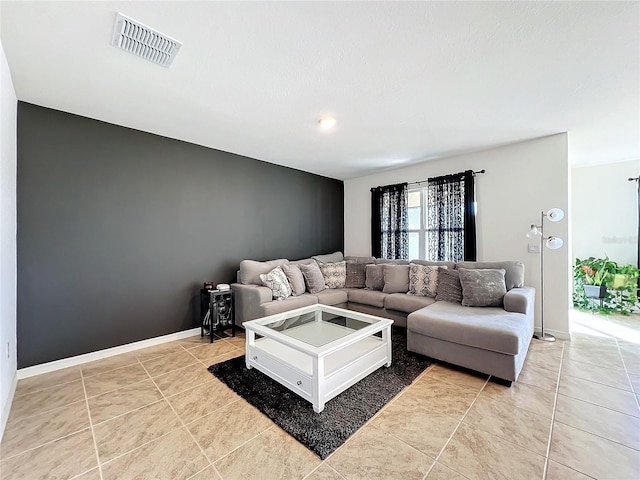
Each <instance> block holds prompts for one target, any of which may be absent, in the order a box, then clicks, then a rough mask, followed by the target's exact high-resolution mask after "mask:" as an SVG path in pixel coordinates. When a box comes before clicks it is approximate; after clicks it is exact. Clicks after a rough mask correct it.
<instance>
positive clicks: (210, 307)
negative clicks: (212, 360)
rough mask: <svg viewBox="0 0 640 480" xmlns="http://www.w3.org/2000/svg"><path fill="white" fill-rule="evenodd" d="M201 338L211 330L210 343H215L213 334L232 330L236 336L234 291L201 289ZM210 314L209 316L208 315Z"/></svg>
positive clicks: (232, 333)
mask: <svg viewBox="0 0 640 480" xmlns="http://www.w3.org/2000/svg"><path fill="white" fill-rule="evenodd" d="M200 312H201V313H200V337H204V335H205V330H207V329H208V330H209V343H212V342H213V334H214V333H219V332H223V331H224V330H228V329H231V335H232V336H233V337H235V336H236V322H235V316H234V311H233V290H231V289H228V290H205V289H200ZM207 312H208V315H207Z"/></svg>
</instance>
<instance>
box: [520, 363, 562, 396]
mask: <svg viewBox="0 0 640 480" xmlns="http://www.w3.org/2000/svg"><path fill="white" fill-rule="evenodd" d="M518 383H526V384H527V385H531V386H533V387H537V388H542V389H544V390H550V391H552V392H555V391H556V387H557V386H558V372H554V371H551V370H547V369H546V368H540V367H536V366H534V365H525V366H524V367H523V368H522V370H521V371H520V376H519V377H518Z"/></svg>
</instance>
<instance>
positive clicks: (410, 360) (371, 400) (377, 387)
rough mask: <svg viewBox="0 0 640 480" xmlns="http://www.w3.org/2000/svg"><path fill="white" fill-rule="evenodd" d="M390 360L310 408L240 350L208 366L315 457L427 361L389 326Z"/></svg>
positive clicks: (327, 450) (404, 384)
mask: <svg viewBox="0 0 640 480" xmlns="http://www.w3.org/2000/svg"><path fill="white" fill-rule="evenodd" d="M392 342H393V347H392V354H393V361H392V364H391V366H390V367H388V368H387V367H381V368H379V369H378V370H376V371H375V372H373V373H371V374H370V375H369V376H367V377H365V378H363V379H362V380H360V381H359V382H358V383H356V384H355V385H353V386H352V387H351V388H348V389H347V390H345V391H344V392H342V393H341V394H340V395H338V396H337V397H335V398H334V399H332V400H330V401H328V402H327V403H326V404H325V407H324V410H323V411H322V412H321V413H315V412H314V411H313V407H312V405H311V403H310V402H308V401H306V400H304V399H303V398H301V397H299V396H298V395H296V394H295V393H293V392H291V391H290V390H289V389H287V388H285V387H283V386H282V385H280V384H279V383H278V382H276V381H275V380H272V379H271V378H269V377H267V376H266V375H265V374H263V373H262V372H259V371H258V370H256V369H255V368H252V369H251V370H248V369H247V367H246V366H245V358H244V355H243V356H241V357H237V358H233V359H231V360H228V361H226V362H222V363H218V364H216V365H212V366H210V367H209V371H210V372H211V373H212V374H213V375H215V376H216V377H217V378H219V379H220V380H221V381H223V382H224V383H226V384H227V385H228V386H229V387H230V388H231V389H232V390H233V391H234V392H236V393H237V394H238V395H240V396H241V397H242V398H244V399H245V400H246V401H248V402H249V403H250V404H251V405H253V406H254V407H256V408H257V409H258V410H260V411H261V412H262V413H264V414H265V415H266V416H267V417H269V418H270V419H271V420H273V422H274V423H275V424H276V425H278V426H279V427H280V428H282V429H283V430H285V431H286V432H288V433H289V434H290V435H291V436H293V437H294V438H295V439H297V440H298V441H299V442H300V443H302V444H303V445H305V446H306V447H307V448H309V449H310V450H311V451H313V452H315V453H316V454H317V455H318V456H319V457H320V458H321V459H323V460H324V459H325V458H327V457H328V456H329V455H330V454H331V452H333V451H334V450H335V449H336V448H338V447H339V446H340V445H342V444H343V443H344V442H345V441H346V440H347V439H348V438H349V437H350V436H351V435H352V434H353V433H354V432H355V431H356V430H358V429H359V428H360V427H361V426H362V425H363V424H364V423H365V422H366V421H367V420H369V419H370V418H371V417H373V415H375V413H376V412H377V411H378V410H380V409H381V408H382V407H384V406H385V405H386V404H387V403H388V402H389V401H390V400H391V399H392V398H393V397H395V396H396V395H397V394H398V393H399V392H400V391H401V390H403V389H404V388H405V387H407V386H408V385H410V384H411V382H413V380H415V378H416V377H417V376H418V375H419V374H420V373H422V372H423V371H424V370H425V369H426V368H427V367H428V366H429V364H430V361H429V359H428V358H427V357H423V356H421V355H417V354H414V353H411V352H408V351H407V334H406V330H405V329H404V328H399V327H394V328H393V329H392Z"/></svg>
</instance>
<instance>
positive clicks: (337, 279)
mask: <svg viewBox="0 0 640 480" xmlns="http://www.w3.org/2000/svg"><path fill="white" fill-rule="evenodd" d="M320 271H321V272H322V277H323V278H324V284H325V285H326V287H327V288H344V285H345V283H346V280H347V263H346V262H344V261H342V262H334V263H321V264H320Z"/></svg>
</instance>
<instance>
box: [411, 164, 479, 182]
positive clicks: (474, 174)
mask: <svg viewBox="0 0 640 480" xmlns="http://www.w3.org/2000/svg"><path fill="white" fill-rule="evenodd" d="M486 172H487V171H486V170H485V169H484V168H483V169H482V170H478V171H476V172H473V176H474V177H475V176H476V175H478V174H481V173H486ZM460 173H464V172H460ZM449 175H457V174H456V173H451V174H449ZM443 176H445V177H446V176H447V175H443ZM428 181H429V179H427V180H420V181H419V182H409V185H417V184H419V183H425V182H428Z"/></svg>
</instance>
